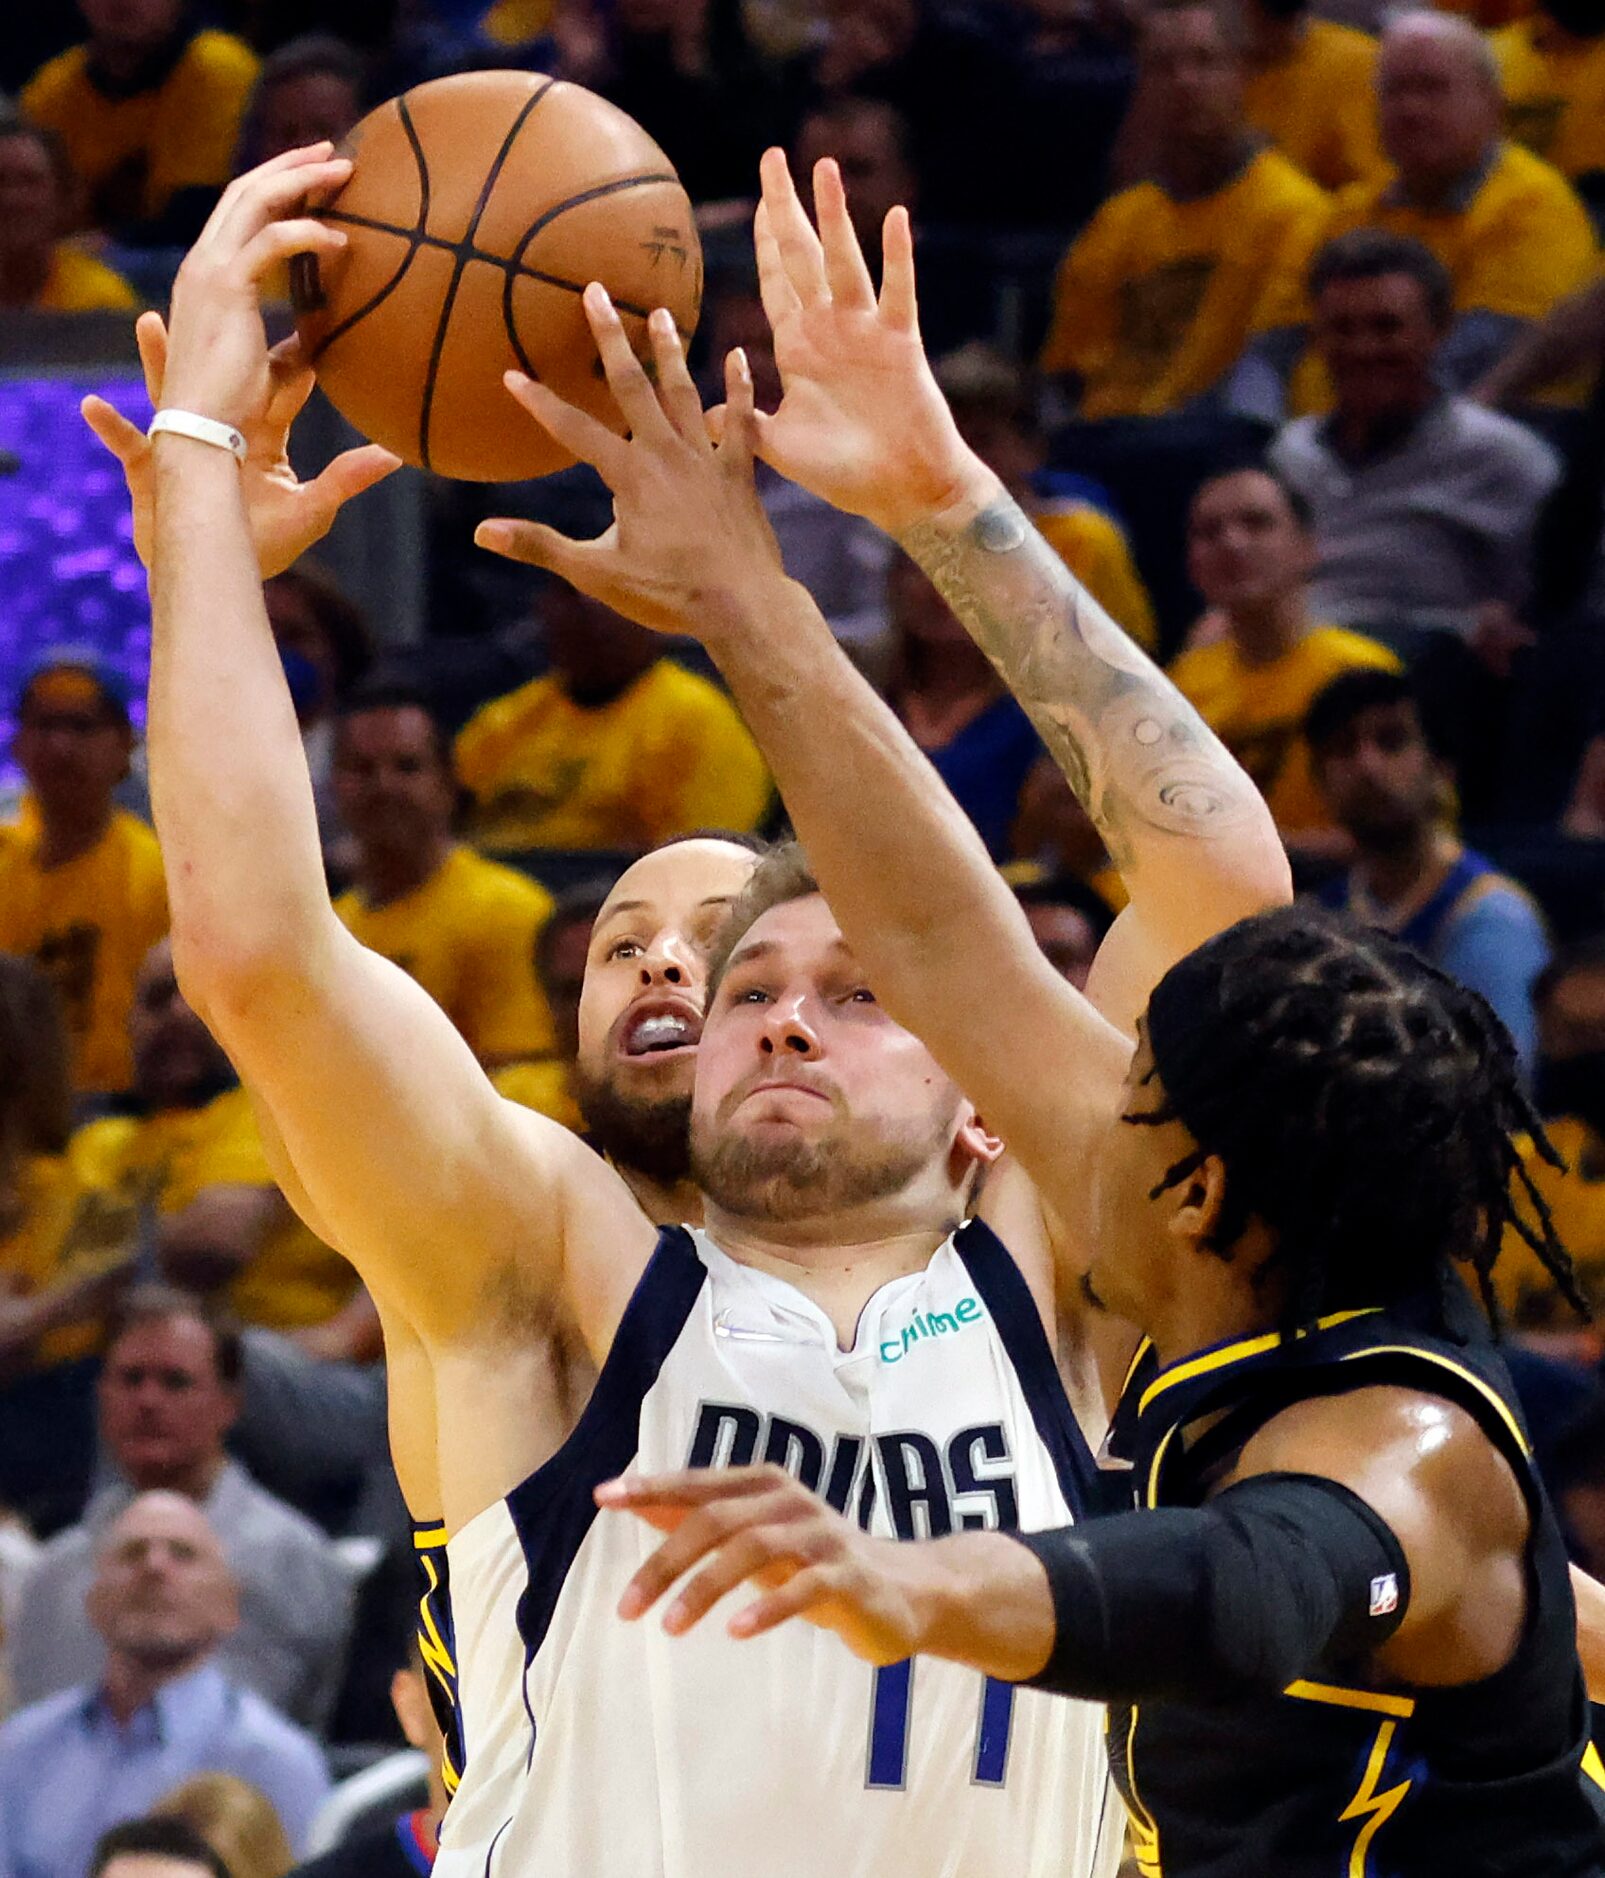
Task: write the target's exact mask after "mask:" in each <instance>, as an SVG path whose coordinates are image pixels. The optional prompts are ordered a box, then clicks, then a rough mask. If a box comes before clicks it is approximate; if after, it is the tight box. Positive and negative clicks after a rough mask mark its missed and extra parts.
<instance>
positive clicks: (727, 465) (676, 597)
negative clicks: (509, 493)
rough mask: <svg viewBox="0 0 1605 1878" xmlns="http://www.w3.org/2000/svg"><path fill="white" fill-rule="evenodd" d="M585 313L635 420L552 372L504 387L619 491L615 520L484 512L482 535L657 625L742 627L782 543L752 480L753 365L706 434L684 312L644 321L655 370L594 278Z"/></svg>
mask: <svg viewBox="0 0 1605 1878" xmlns="http://www.w3.org/2000/svg"><path fill="white" fill-rule="evenodd" d="M585 314H586V318H587V319H588V320H589V322H590V326H591V331H592V333H593V335H594V336H595V339H596V344H597V350H598V351H599V352H600V354H601V357H602V364H603V367H604V369H605V370H606V372H607V382H608V385H609V387H610V388H611V390H612V392H613V396H614V398H615V399H616V400H617V402H618V406H619V409H620V410H621V411H622V412H623V413H624V416H625V418H626V420H627V421H628V423H629V426H630V435H629V437H628V438H624V437H616V436H615V435H614V434H613V432H612V431H610V430H608V429H607V428H606V427H605V426H604V425H602V424H599V423H598V422H597V420H596V419H595V418H594V417H591V416H588V415H587V414H586V413H585V412H584V411H580V410H576V409H575V407H574V406H573V405H571V404H568V403H565V401H564V400H563V399H562V398H560V397H558V396H557V394H556V393H555V392H553V391H551V390H549V389H548V388H547V387H546V386H545V385H539V384H536V383H534V382H533V381H532V380H530V379H528V378H525V377H524V376H523V374H522V373H518V372H509V373H508V375H507V388H508V390H509V391H511V392H512V394H513V396H514V397H515V398H517V400H518V401H519V403H520V404H521V405H523V407H524V408H525V410H527V411H528V412H529V413H530V415H531V416H532V417H534V418H535V419H536V421H537V422H538V423H540V424H542V425H544V426H545V428H546V429H547V430H549V431H550V432H551V434H552V435H553V436H554V437H555V438H556V439H557V441H558V442H559V443H560V444H562V445H563V446H564V447H565V448H566V449H568V450H569V451H571V452H572V453H573V454H574V455H575V456H577V457H578V458H579V459H580V460H581V461H582V462H585V463H589V464H591V465H592V467H593V468H594V469H595V470H596V471H597V472H598V474H599V475H600V476H601V478H602V480H603V481H604V482H605V483H606V484H607V486H608V489H609V490H610V491H611V492H612V496H613V525H612V527H611V528H609V529H608V531H607V532H606V534H604V535H601V536H599V537H598V538H597V539H596V540H595V541H571V540H569V539H568V537H567V536H565V535H560V534H558V533H557V532H556V530H555V529H551V528H547V527H545V526H544V525H542V524H540V523H536V522H517V521H505V520H500V521H488V522H481V523H480V525H479V527H478V529H477V530H476V532H475V535H474V539H475V541H477V542H478V543H479V545H480V546H481V547H482V548H488V549H490V550H491V552H492V553H494V554H501V555H505V556H506V557H507V559H508V560H511V561H525V562H528V563H529V564H530V565H532V566H535V567H544V568H548V569H549V570H550V571H551V572H552V573H554V574H558V575H561V576H562V578H563V579H564V580H566V581H569V582H570V583H571V584H572V585H573V586H575V587H578V588H579V589H580V591H581V592H582V593H586V594H589V595H590V596H591V597H592V599H595V600H600V601H602V602H603V604H604V605H607V606H610V607H612V608H613V609H614V611H615V612H618V613H622V614H624V615H625V617H626V618H628V619H633V620H635V621H636V622H637V623H638V624H640V625H642V626H646V627H650V628H651V629H652V630H653V631H654V632H664V633H690V634H693V635H695V636H696V637H697V638H700V639H709V638H713V637H716V636H717V635H718V633H719V632H720V631H721V630H724V629H727V628H729V627H731V626H732V625H734V626H735V628H736V629H737V630H745V629H747V627H749V626H750V625H751V623H752V622H753V621H754V620H755V619H757V618H758V617H760V616H761V615H762V614H763V612H764V610H765V602H766V600H767V599H768V598H770V597H771V596H772V595H773V594H774V592H775V588H776V585H777V583H779V582H781V581H783V580H784V578H785V575H784V570H783V568H782V567H781V564H780V551H779V549H778V548H777V547H776V545H775V538H774V534H773V533H772V531H771V530H770V527H769V523H768V520H767V518H766V517H765V515H764V512H763V506H762V504H761V503H760V502H759V500H758V493H757V490H756V489H755V487H754V486H753V480H752V418H753V410H752V378H751V374H750V373H749V372H748V370H747V362H746V359H745V357H744V356H743V355H742V354H740V353H738V352H736V353H732V354H731V355H730V357H729V358H728V359H727V360H726V361H725V388H726V392H727V395H728V400H729V402H728V404H727V405H726V407H725V408H726V421H725V424H724V427H723V435H722V437H721V439H720V441H719V442H718V443H717V444H715V443H713V442H712V441H711V440H710V438H709V436H708V425H707V420H706V418H705V416H704V413H703V409H702V400H701V399H700V398H699V397H698V396H697V390H696V386H695V385H693V384H692V382H691V375H690V373H689V372H688V371H687V370H686V363H685V353H684V352H683V350H682V349H681V346H680V336H679V334H678V333H677V332H676V330H675V325H674V320H673V318H672V316H671V315H670V314H668V313H667V312H665V311H663V310H662V309H661V308H660V309H659V310H658V311H657V312H655V313H653V315H652V317H651V319H650V320H649V321H648V322H647V325H648V332H649V335H650V340H651V346H652V356H653V364H654V367H655V371H656V379H657V382H656V384H655V385H654V383H653V382H652V380H651V379H649V378H648V376H647V373H646V371H645V369H644V368H643V367H642V365H641V362H640V361H639V360H638V359H637V358H636V356H635V353H634V352H633V351H632V350H631V347H630V342H629V340H628V339H627V338H626V337H625V333H624V328H623V326H622V325H621V324H620V322H619V316H618V314H617V313H616V312H615V311H614V309H613V303H612V301H611V300H609V298H608V296H607V292H606V289H605V288H603V287H601V286H600V285H598V284H597V283H596V282H594V281H593V282H592V283H591V285H590V286H589V287H587V288H586V290H585Z"/></svg>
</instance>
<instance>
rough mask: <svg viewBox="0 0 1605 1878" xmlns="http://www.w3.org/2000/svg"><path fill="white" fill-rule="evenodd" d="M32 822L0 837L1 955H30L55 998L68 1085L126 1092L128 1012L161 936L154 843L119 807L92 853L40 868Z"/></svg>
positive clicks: (161, 889)
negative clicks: (67, 1047)
mask: <svg viewBox="0 0 1605 1878" xmlns="http://www.w3.org/2000/svg"><path fill="white" fill-rule="evenodd" d="M38 840H39V836H38V824H37V819H36V816H35V815H34V814H33V813H32V812H31V811H30V808H29V805H27V804H26V803H25V805H24V814H23V820H22V822H21V823H20V824H19V825H18V826H16V827H13V828H8V829H5V830H0V952H18V953H23V954H26V955H30V956H32V957H33V958H34V959H36V960H37V961H38V963H39V964H40V965H41V966H42V967H43V968H44V970H45V971H46V972H48V973H49V975H50V977H51V978H52V979H53V980H54V981H55V985H56V988H57V990H58V991H59V992H60V994H61V1000H62V1006H63V1009H64V1011H65V1013H66V1018H67V1030H68V1034H69V1035H70V1037H71V1039H72V1050H73V1060H72V1070H73V1086H74V1087H75V1088H76V1089H79V1090H81V1091H82V1090H110V1091H116V1090H122V1089H126V1088H127V1087H128V1085H129V1082H130V1080H131V1079H132V1077H133V1073H134V1062H133V1055H132V1053H131V1051H130V1049H129V1044H128V1013H129V1011H130V1009H131V1008H132V1006H133V1002H134V981H135V979H136V978H137V977H138V975H139V968H140V965H141V964H142V962H143V961H144V957H145V954H146V953H147V952H148V951H149V950H150V949H151V947H152V946H153V945H155V943H156V941H157V940H158V939H160V938H161V936H162V934H163V933H164V932H166V930H167V886H166V883H165V881H164V880H163V878H162V857H161V851H160V849H159V848H158V847H157V846H156V837H155V836H154V835H153V834H152V833H151V831H150V830H149V829H148V828H147V827H146V826H145V824H144V823H143V822H142V821H140V820H138V819H137V818H136V817H135V816H132V815H129V814H127V813H125V812H124V811H123V810H121V809H118V810H117V811H115V813H114V814H113V816H112V819H111V823H110V826H109V827H108V828H107V830H106V832H105V834H104V835H102V836H101V838H100V840H99V841H97V842H96V843H95V845H94V847H92V848H91V849H90V850H89V851H88V853H86V854H82V855H80V856H79V857H78V859H77V860H76V861H69V862H68V863H67V864H66V865H65V866H64V867H51V868H44V867H41V866H40V865H39V862H38V858H37V854H38Z"/></svg>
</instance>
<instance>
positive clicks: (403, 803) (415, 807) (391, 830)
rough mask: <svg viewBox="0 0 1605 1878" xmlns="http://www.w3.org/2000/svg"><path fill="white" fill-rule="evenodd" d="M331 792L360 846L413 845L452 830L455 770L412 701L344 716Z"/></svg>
mask: <svg viewBox="0 0 1605 1878" xmlns="http://www.w3.org/2000/svg"><path fill="white" fill-rule="evenodd" d="M334 793H335V799H336V801H337V802H338V803H339V805H340V817H341V819H342V821H344V823H345V825H346V826H347V827H348V828H349V829H350V830H351V832H352V834H353V835H355V837H356V839H357V845H358V847H359V848H369V847H372V848H380V849H397V848H401V849H415V848H417V847H418V846H420V845H421V844H425V843H429V842H434V841H438V840H440V839H441V838H442V837H443V836H445V835H447V834H448V833H449V832H450V830H451V815H452V807H453V800H454V795H455V790H454V787H453V784H452V779H451V774H450V771H449V770H448V769H447V767H446V764H445V762H444V760H443V758H442V755H441V751H440V747H439V745H438V743H437V741H436V738H435V731H434V727H433V725H432V724H431V723H430V721H429V719H428V717H427V716H426V715H425V713H424V712H422V711H420V710H418V709H417V708H416V707H414V706H411V705H403V706H399V707H391V706H386V707H385V708H384V709H382V710H373V711H359V712H357V713H355V714H354V715H353V716H350V717H347V718H344V719H342V720H341V723H340V729H339V738H338V741H337V743H336V745H335V756H334Z"/></svg>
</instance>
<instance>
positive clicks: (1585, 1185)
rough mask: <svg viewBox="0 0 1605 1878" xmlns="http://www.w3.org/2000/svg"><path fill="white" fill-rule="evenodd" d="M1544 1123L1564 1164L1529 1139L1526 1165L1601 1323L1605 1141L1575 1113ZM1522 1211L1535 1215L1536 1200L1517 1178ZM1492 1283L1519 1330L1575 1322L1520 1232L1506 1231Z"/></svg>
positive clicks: (1570, 1327)
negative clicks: (1551, 1159)
mask: <svg viewBox="0 0 1605 1878" xmlns="http://www.w3.org/2000/svg"><path fill="white" fill-rule="evenodd" d="M1545 1131H1546V1133H1547V1134H1548V1136H1549V1138H1550V1140H1551V1141H1552V1142H1553V1143H1554V1144H1555V1147H1556V1148H1557V1149H1558V1150H1559V1151H1560V1155H1561V1158H1562V1159H1563V1160H1564V1161H1565V1162H1566V1166H1565V1168H1564V1170H1563V1169H1561V1168H1558V1167H1551V1166H1550V1165H1549V1163H1548V1162H1547V1161H1545V1160H1543V1159H1541V1158H1540V1156H1539V1155H1538V1153H1537V1151H1536V1150H1535V1149H1534V1148H1533V1147H1532V1146H1531V1144H1530V1143H1528V1144H1524V1145H1523V1149H1522V1165H1523V1166H1524V1167H1525V1168H1526V1170H1527V1172H1528V1173H1529V1174H1530V1175H1531V1176H1532V1180H1533V1184H1534V1185H1535V1186H1536V1187H1537V1189H1538V1191H1539V1192H1540V1193H1541V1194H1542V1195H1543V1196H1544V1199H1545V1200H1546V1201H1547V1202H1548V1204H1549V1210H1550V1214H1551V1216H1552V1218H1553V1219H1554V1222H1555V1230H1556V1232H1557V1233H1558V1234H1559V1235H1560V1239H1561V1243H1562V1244H1563V1245H1564V1246H1565V1247H1566V1250H1567V1251H1568V1252H1570V1253H1571V1255H1572V1264H1573V1266H1574V1267H1575V1269H1576V1272H1577V1280H1578V1284H1579V1287H1580V1288H1581V1290H1582V1293H1583V1296H1584V1297H1585V1298H1587V1299H1588V1301H1589V1303H1590V1304H1592V1305H1593V1307H1594V1314H1595V1320H1596V1323H1597V1322H1598V1319H1599V1317H1600V1315H1601V1313H1605V1143H1602V1142H1601V1141H1600V1138H1599V1137H1598V1136H1597V1135H1596V1134H1595V1133H1594V1131H1593V1129H1591V1128H1590V1127H1589V1125H1588V1123H1587V1122H1585V1121H1582V1120H1580V1119H1579V1118H1578V1117H1577V1116H1575V1115H1568V1116H1564V1117H1562V1118H1561V1119H1560V1120H1559V1121H1553V1122H1547V1123H1546V1124H1545ZM1515 1194H1516V1210H1517V1213H1518V1215H1519V1216H1520V1217H1521V1218H1523V1219H1525V1220H1527V1221H1528V1222H1529V1223H1531V1221H1532V1205H1531V1203H1530V1201H1529V1200H1528V1199H1527V1196H1526V1194H1525V1193H1524V1192H1523V1191H1522V1189H1521V1186H1520V1183H1519V1182H1518V1183H1516V1187H1515ZM1494 1289H1495V1291H1496V1293H1497V1294H1498V1297H1499V1302H1500V1304H1501V1305H1502V1306H1503V1307H1504V1311H1505V1315H1506V1316H1507V1317H1508V1318H1509V1319H1510V1322H1511V1323H1512V1324H1513V1325H1515V1326H1516V1327H1518V1328H1519V1329H1522V1330H1576V1329H1578V1328H1579V1324H1578V1319H1577V1313H1576V1312H1575V1311H1573V1309H1572V1308H1571V1306H1570V1305H1569V1304H1568V1303H1567V1302H1566V1300H1565V1299H1564V1298H1563V1297H1562V1296H1561V1295H1560V1293H1559V1292H1558V1291H1557V1290H1556V1289H1555V1281H1554V1280H1553V1279H1552V1278H1551V1277H1550V1275H1549V1273H1548V1272H1547V1271H1545V1270H1544V1267H1543V1264H1542V1262H1541V1261H1540V1260H1539V1258H1538V1256H1537V1254H1536V1253H1534V1251H1533V1250H1532V1248H1531V1247H1530V1246H1529V1245H1528V1244H1527V1243H1526V1241H1525V1240H1523V1239H1522V1238H1521V1236H1520V1235H1519V1234H1518V1233H1516V1232H1513V1231H1507V1232H1506V1234H1505V1238H1504V1244H1503V1246H1502V1247H1501V1248H1500V1253H1499V1263H1498V1264H1497V1265H1496V1266H1495V1267H1494Z"/></svg>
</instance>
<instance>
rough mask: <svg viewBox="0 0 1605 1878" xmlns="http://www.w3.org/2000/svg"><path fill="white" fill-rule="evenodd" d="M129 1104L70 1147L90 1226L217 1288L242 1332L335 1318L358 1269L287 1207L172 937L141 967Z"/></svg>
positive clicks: (193, 1281) (187, 1278)
mask: <svg viewBox="0 0 1605 1878" xmlns="http://www.w3.org/2000/svg"><path fill="white" fill-rule="evenodd" d="M129 1034H130V1039H131V1042H132V1046H133V1056H134V1089H133V1094H132V1099H131V1100H130V1101H128V1102H126V1103H125V1104H124V1105H123V1106H122V1110H121V1112H119V1113H117V1114H115V1115H109V1116H106V1117H104V1118H102V1119H101V1120H99V1121H93V1122H89V1123H87V1124H86V1125H85V1126H84V1127H82V1128H80V1129H79V1130H78V1131H77V1133H76V1134H75V1135H74V1136H73V1138H72V1141H71V1142H70V1143H69V1145H68V1149H67V1159H68V1163H69V1166H70V1170H71V1175H72V1180H73V1185H74V1188H75V1190H76V1193H77V1195H78V1196H79V1222H78V1226H77V1227H75V1229H81V1224H82V1222H83V1221H84V1220H86V1219H93V1220H94V1221H95V1222H96V1225H95V1230H96V1232H97V1234H98V1235H99V1236H100V1237H101V1238H102V1239H103V1240H106V1241H108V1242H109V1241H111V1240H113V1239H116V1238H120V1239H121V1241H122V1243H123V1244H124V1245H125V1246H134V1247H137V1248H138V1250H139V1251H140V1252H141V1253H142V1254H143V1255H144V1256H145V1257H146V1258H147V1259H148V1260H152V1261H154V1262H155V1264H156V1265H157V1266H158V1267H159V1268H160V1270H161V1272H162V1275H163V1276H165V1277H167V1278H169V1279H171V1280H172V1281H173V1282H174V1283H175V1284H178V1285H181V1286H182V1287H183V1288H184V1289H185V1290H188V1291H202V1292H210V1293H220V1294H221V1295H222V1296H223V1298H224V1299H225V1301H226V1302H227V1304H228V1306H229V1308H230V1310H231V1311H232V1312H233V1314H234V1315H235V1316H236V1317H237V1318H239V1319H240V1321H241V1322H242V1323H246V1324H260V1325H263V1326H265V1327H266V1328H268V1329H273V1330H300V1329H304V1328H307V1327H310V1326H313V1325H321V1324H324V1323H326V1322H328V1321H329V1320H330V1319H331V1318H333V1317H334V1316H335V1315H336V1313H338V1312H339V1311H341V1310H342V1309H343V1308H344V1307H345V1306H346V1305H347V1304H348V1303H349V1302H350V1300H351V1298H352V1296H353V1294H354V1293H355V1292H356V1290H357V1277H356V1273H355V1272H354V1271H353V1270H352V1268H351V1267H350V1266H349V1265H348V1264H347V1263H346V1261H345V1260H344V1259H343V1258H341V1257H340V1255H339V1254H338V1253H337V1252H335V1251H333V1250H331V1249H330V1248H329V1247H328V1246H326V1245H324V1244H323V1242H322V1241H321V1240H320V1239H318V1238H316V1237H315V1236H314V1235H313V1234H312V1233H311V1232H309V1231H308V1230H307V1228H306V1227H305V1226H303V1225H302V1224H301V1223H300V1221H299V1220H298V1219H296V1218H295V1216H294V1215H293V1214H292V1213H291V1211H290V1208H289V1204H288V1202H287V1201H286V1200H285V1198H284V1196H283V1194H282V1193H280V1191H279V1189H278V1187H277V1185H276V1184H275V1182H274V1179H273V1175H272V1173H271V1171H270V1170H269V1167H268V1164H267V1159H266V1156H265V1155H264V1153H263V1149H262V1143H261V1139H260V1137H259V1135H258V1133H257V1128H256V1122H255V1120H254V1118H253V1116H252V1113H251V1104H250V1099H249V1098H248V1097H247V1095H246V1093H245V1091H244V1090H243V1089H241V1088H240V1086H239V1084H238V1083H237V1082H236V1081H235V1079H234V1072H233V1070H232V1069H231V1068H230V1066H229V1062H228V1059H227V1057H225V1056H224V1054H223V1052H222V1050H221V1049H220V1048H219V1047H218V1045H217V1044H216V1043H215V1042H214V1041H213V1039H212V1036H211V1033H210V1032H209V1031H208V1030H207V1028H206V1026H205V1025H204V1024H203V1023H202V1022H201V1020H200V1019H199V1018H198V1017H197V1016H196V1014H195V1013H194V1011H193V1010H191V1008H190V1006H189V1005H188V1004H187V1003H186V1002H185V999H184V995H183V993H182V992H181V991H180V990H179V988H178V981H177V978H176V977H175V975H174V972H173V954H172V948H171V946H170V945H169V944H168V942H167V941H166V940H165V939H164V940H161V941H160V942H159V943H158V944H157V945H155V946H153V947H152V948H151V951H150V954H149V956H148V957H147V958H146V959H145V961H144V964H143V966H142V968H141V971H140V976H139V986H138V992H137V996H136V998H135V1001H134V1008H133V1012H132V1014H131V1017H130V1021H129Z"/></svg>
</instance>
